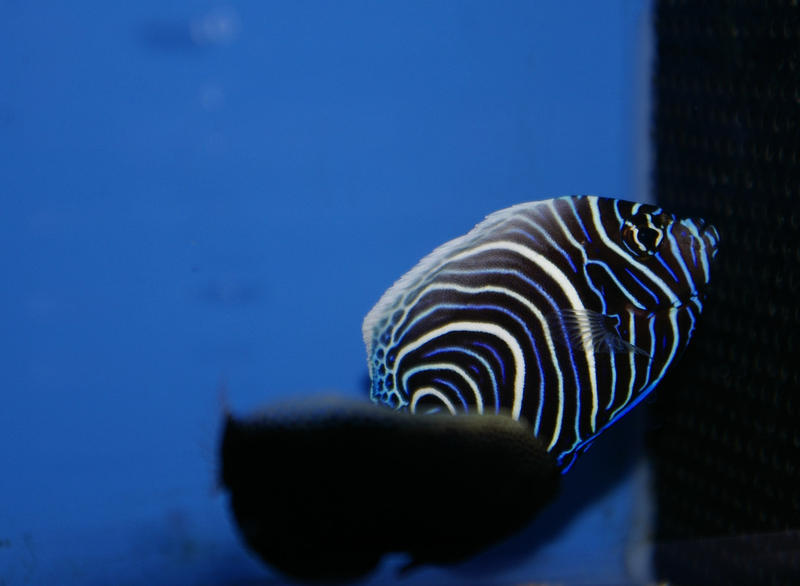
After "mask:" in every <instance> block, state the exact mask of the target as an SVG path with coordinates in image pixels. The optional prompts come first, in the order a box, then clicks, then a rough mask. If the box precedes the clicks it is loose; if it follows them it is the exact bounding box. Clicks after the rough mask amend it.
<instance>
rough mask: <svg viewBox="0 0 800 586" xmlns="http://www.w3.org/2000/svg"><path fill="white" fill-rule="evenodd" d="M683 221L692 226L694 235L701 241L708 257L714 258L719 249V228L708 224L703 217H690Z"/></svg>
mask: <svg viewBox="0 0 800 586" xmlns="http://www.w3.org/2000/svg"><path fill="white" fill-rule="evenodd" d="M684 222H686V223H688V224H689V225H691V226H692V228H694V230H693V232H695V237H696V238H697V239H698V240H700V242H702V243H703V247H704V248H705V249H706V251H707V254H708V257H709V258H710V259H712V260H713V259H714V258H716V256H717V252H718V251H719V230H717V227H716V226H714V224H709V223H708V222H706V221H705V220H704V219H703V218H691V219H689V220H684Z"/></svg>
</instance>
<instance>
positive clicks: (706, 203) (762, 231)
mask: <svg viewBox="0 0 800 586" xmlns="http://www.w3.org/2000/svg"><path fill="white" fill-rule="evenodd" d="M655 13H656V14H655V26H656V37H657V50H656V51H657V57H656V59H657V61H656V66H655V79H654V94H655V113H654V138H655V151H656V166H655V177H654V179H655V188H656V195H657V201H658V203H659V204H660V205H662V206H663V207H664V208H666V209H669V210H671V211H676V212H678V213H681V214H688V215H697V216H701V217H704V218H706V219H707V220H709V221H711V222H713V223H714V224H715V225H717V227H718V228H719V231H720V234H721V237H722V242H721V248H720V253H719V257H718V259H717V263H716V265H715V266H714V267H713V268H712V277H711V294H710V297H709V299H708V301H707V304H706V307H705V310H704V314H703V316H702V318H701V320H700V323H699V327H698V331H697V335H696V338H695V339H694V340H693V342H692V344H691V345H690V347H689V350H688V352H687V353H686V355H685V356H684V358H683V360H682V361H681V363H680V364H679V365H678V366H677V369H676V371H675V372H674V373H673V375H671V376H670V377H669V378H668V379H667V380H666V381H665V384H664V385H663V386H662V388H661V389H660V391H659V394H658V401H657V403H656V405H655V406H654V409H653V411H652V415H653V416H654V418H655V419H656V421H657V425H656V426H654V427H655V428H656V430H657V431H655V432H654V433H652V437H651V447H652V453H653V457H654V466H655V486H656V491H657V496H656V498H657V510H658V520H657V536H658V539H659V541H660V542H661V543H662V544H665V545H662V546H661V547H659V548H658V549H657V554H656V570H657V574H658V578H659V579H668V580H670V581H674V582H676V583H726V584H730V583H747V584H755V583H758V584H784V583H800V8H798V6H797V2H792V1H789V0H785V1H778V0H762V1H759V2H754V1H750V2H747V1H740V2H706V1H667V0H664V1H657V2H656V8H655Z"/></svg>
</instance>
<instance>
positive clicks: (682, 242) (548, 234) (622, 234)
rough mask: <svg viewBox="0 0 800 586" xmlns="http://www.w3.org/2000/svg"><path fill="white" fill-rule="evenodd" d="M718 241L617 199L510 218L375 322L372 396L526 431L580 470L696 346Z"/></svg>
mask: <svg viewBox="0 0 800 586" xmlns="http://www.w3.org/2000/svg"><path fill="white" fill-rule="evenodd" d="M718 244H719V234H718V233H717V230H716V229H715V228H714V226H712V225H710V224H707V223H706V222H705V221H703V220H700V219H680V218H676V217H675V216H674V215H672V214H670V213H668V212H667V211H664V210H662V209H661V208H659V207H656V206H653V205H647V204H640V203H633V202H629V201H623V200H618V199H611V198H601V197H595V196H570V197H561V198H557V199H550V200H544V201H537V202H530V203H523V204H519V205H515V206H512V207H510V208H507V209H503V210H500V211H497V212H495V213H493V214H491V215H489V216H488V217H487V218H486V219H485V220H484V221H483V222H481V223H479V224H478V225H477V226H475V228H473V229H472V230H471V231H470V232H468V233H467V234H465V235H463V236H461V237H458V238H456V239H454V240H451V241H450V242H447V243H445V244H443V245H441V246H439V247H438V248H436V249H435V250H434V251H433V252H431V253H430V254H429V255H428V256H426V257H425V258H423V259H422V260H421V261H420V262H419V264H417V266H416V267H414V268H413V269H412V270H411V271H409V272H408V273H407V274H406V275H404V276H403V277H401V278H400V279H399V280H398V281H397V282H396V283H395V284H394V285H393V286H392V287H391V288H390V289H389V290H388V291H387V292H386V293H385V294H384V295H383V297H381V299H380V300H379V301H378V303H377V304H376V305H375V307H374V308H373V309H372V310H371V311H370V312H369V314H368V315H367V316H366V318H365V319H364V323H363V335H364V341H365V343H366V346H367V359H368V364H369V369H370V376H371V393H370V394H371V398H372V400H373V401H374V402H376V403H378V404H382V405H386V406H388V407H391V408H394V409H398V410H408V411H410V412H413V413H423V414H425V413H436V412H443V413H448V412H449V413H453V414H456V413H478V414H482V413H508V414H509V415H510V416H511V417H513V418H515V419H520V418H522V419H524V420H526V421H527V422H528V423H529V424H530V425H531V427H532V429H533V433H534V434H535V435H536V437H537V438H538V439H539V440H540V441H541V442H542V443H543V445H544V446H545V447H546V449H547V451H548V452H549V453H550V454H552V455H553V456H554V457H555V458H556V461H557V462H558V466H559V467H560V469H561V471H562V472H566V471H567V470H568V469H569V467H570V466H571V465H572V463H573V462H574V460H575V458H576V457H577V455H578V454H580V453H582V452H583V451H585V450H586V449H587V448H588V447H589V445H590V444H591V443H592V441H594V439H595V438H596V437H597V436H598V435H599V434H600V433H601V432H602V431H603V430H605V429H606V428H608V427H609V426H610V425H611V424H613V423H614V422H615V421H617V420H618V419H619V418H620V417H622V416H624V415H625V414H626V413H627V412H628V411H630V409H632V408H633V407H634V406H635V405H636V404H637V403H639V402H640V401H641V400H642V399H643V398H645V397H646V396H647V395H648V393H650V392H651V391H652V390H653V388H654V387H656V385H658V383H659V381H661V380H662V379H663V378H664V375H665V374H666V373H667V371H668V369H669V368H670V366H671V365H673V364H674V363H675V361H676V359H677V358H678V357H679V356H680V354H681V353H682V351H683V350H684V349H685V348H686V345H687V344H688V343H689V340H690V339H691V337H692V334H693V332H694V330H695V324H696V321H697V318H698V316H699V315H700V312H701V310H702V308H703V300H704V290H705V288H706V285H707V284H708V282H709V276H710V267H711V264H712V261H713V259H714V257H715V256H716V254H717V249H718Z"/></svg>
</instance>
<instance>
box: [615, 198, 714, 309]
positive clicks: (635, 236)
mask: <svg viewBox="0 0 800 586" xmlns="http://www.w3.org/2000/svg"><path fill="white" fill-rule="evenodd" d="M603 204H605V205H606V206H611V207H613V208H614V210H613V214H612V213H606V214H604V216H603V217H604V218H615V221H614V222H611V224H612V225H609V224H608V223H606V232H607V234H608V236H609V238H610V240H611V244H612V246H606V247H604V248H603V254H610V255H611V258H610V259H607V260H608V262H607V263H606V264H607V265H608V266H612V267H613V270H614V273H615V279H614V284H613V285H611V286H610V289H619V290H620V292H621V291H622V290H624V292H625V293H626V295H624V296H623V295H619V296H616V299H617V301H618V303H617V305H620V306H625V307H627V308H629V309H638V310H644V311H648V312H657V311H660V310H665V309H668V308H677V307H684V306H686V305H688V304H694V305H696V306H697V308H698V309H700V308H701V304H702V300H703V298H704V297H705V291H706V287H707V285H708V283H709V280H710V278H711V270H710V269H711V266H712V264H713V261H714V259H715V257H716V256H717V252H718V250H719V241H720V237H719V232H718V231H717V229H716V228H715V227H714V226H713V225H712V224H710V223H708V222H706V221H705V220H703V219H701V218H681V217H679V216H676V215H675V214H671V213H669V212H667V211H665V210H663V209H661V208H660V207H658V206H654V205H649V204H640V203H635V202H629V201H622V200H605V201H601V202H600V205H603ZM609 211H610V210H609ZM608 280H609V279H607V278H605V279H603V281H605V282H606V283H608ZM608 298H609V300H610V301H613V299H614V296H613V295H609V296H608ZM632 298H634V299H635V302H632Z"/></svg>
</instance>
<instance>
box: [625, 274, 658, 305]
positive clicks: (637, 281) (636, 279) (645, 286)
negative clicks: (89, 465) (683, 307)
mask: <svg viewBox="0 0 800 586" xmlns="http://www.w3.org/2000/svg"><path fill="white" fill-rule="evenodd" d="M625 272H626V273H628V276H629V277H630V278H631V279H633V280H634V281H636V284H637V285H639V286H640V287H641V288H642V289H644V290H645V291H647V292H648V293H649V294H650V296H651V297H652V298H653V300H654V301H655V302H656V305H660V304H661V300H660V299H659V298H658V295H656V294H655V293H653V292H652V291H651V290H650V288H649V287H648V286H647V285H645V284H644V283H643V282H642V281H641V279H639V277H637V276H636V275H635V274H633V271H631V270H630V269H629V268H628V267H625Z"/></svg>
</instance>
